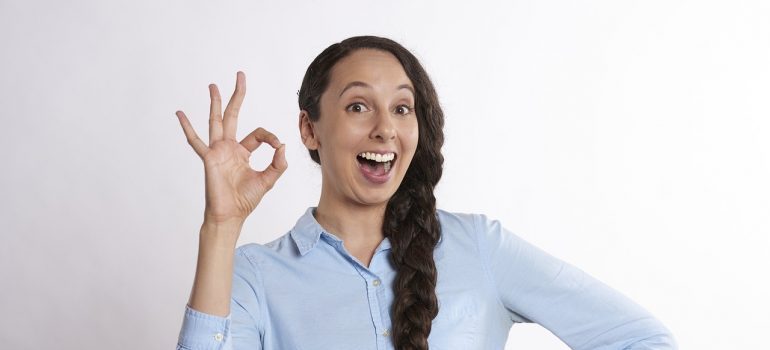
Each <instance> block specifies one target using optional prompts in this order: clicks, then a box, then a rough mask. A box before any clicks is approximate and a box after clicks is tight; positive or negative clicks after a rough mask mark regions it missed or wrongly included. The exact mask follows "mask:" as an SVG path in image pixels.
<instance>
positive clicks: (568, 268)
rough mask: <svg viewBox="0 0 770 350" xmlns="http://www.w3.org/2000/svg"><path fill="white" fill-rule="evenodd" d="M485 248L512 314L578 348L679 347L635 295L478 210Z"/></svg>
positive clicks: (490, 269)
mask: <svg viewBox="0 0 770 350" xmlns="http://www.w3.org/2000/svg"><path fill="white" fill-rule="evenodd" d="M475 218H476V227H477V232H478V235H477V237H478V239H479V251H480V253H481V256H482V260H483V261H484V265H485V268H486V270H487V273H488V275H489V277H490V278H491V280H492V284H493V285H494V287H495V288H496V289H497V294H498V296H499V298H500V301H501V302H502V304H503V305H504V306H505V308H506V309H508V311H509V312H510V313H511V316H512V318H514V319H515V318H516V317H519V316H521V317H524V318H525V321H530V322H535V323H537V324H540V325H541V326H543V327H545V328H546V329H548V330H549V331H550V332H551V333H553V334H554V335H556V336H557V337H558V338H559V339H561V340H562V341H563V342H564V343H566V344H567V345H568V346H569V347H570V348H572V349H592V350H610V349H628V350H632V349H633V350H641V349H678V345H677V343H676V340H675V339H674V337H673V334H672V333H671V332H670V331H669V330H668V329H667V328H666V327H665V326H664V325H663V324H662V323H661V322H660V321H659V320H657V319H656V318H655V317H654V316H653V315H652V314H650V312H648V311H647V310H646V309H644V308H643V307H641V306H640V305H638V304H636V303H635V302H633V301H631V300H630V299H629V298H627V297H626V296H624V295H623V294H621V293H619V292H618V291H616V290H614V289H612V288H610V287H609V286H607V285H606V284H604V283H602V282H601V281H599V280H597V279H595V278H593V277H592V276H590V275H588V274H587V273H586V272H584V271H582V270H580V269H579V268H577V267H575V266H573V265H570V264H569V263H567V262H564V261H562V260H560V259H558V258H556V257H554V256H552V255H550V254H548V253H546V252H545V251H543V250H541V249H539V248H538V247H536V246H534V245H532V244H530V243H528V242H526V241H525V240H523V239H522V238H521V237H519V236H517V235H515V234H514V233H512V232H510V231H508V230H507V229H506V228H504V227H503V226H502V225H501V223H500V222H499V221H498V220H490V219H489V218H487V217H486V215H483V214H478V215H476V216H475Z"/></svg>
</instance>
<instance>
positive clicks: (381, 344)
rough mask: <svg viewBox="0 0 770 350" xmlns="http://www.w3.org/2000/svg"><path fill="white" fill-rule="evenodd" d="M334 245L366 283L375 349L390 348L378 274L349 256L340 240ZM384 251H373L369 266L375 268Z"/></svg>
mask: <svg viewBox="0 0 770 350" xmlns="http://www.w3.org/2000/svg"><path fill="white" fill-rule="evenodd" d="M334 246H335V247H336V248H337V250H338V251H339V252H340V253H342V254H343V255H344V256H345V257H346V258H347V259H348V261H350V263H351V264H353V267H355V269H356V271H358V274H359V275H360V276H361V278H363V280H364V282H365V283H366V297H367V300H368V301H369V312H370V315H371V317H372V325H373V326H374V332H375V334H376V343H377V350H392V349H393V345H392V342H391V339H390V338H391V337H390V335H391V334H390V333H391V329H390V317H389V315H388V314H387V312H388V311H387V310H388V305H387V300H386V298H385V293H384V291H383V288H385V284H384V283H383V282H382V279H381V278H380V276H378V275H377V274H376V273H374V272H373V271H372V270H371V269H369V268H367V267H365V266H363V265H362V264H361V263H360V262H359V261H358V260H357V259H355V258H354V257H353V256H351V255H350V254H349V253H348V252H347V251H346V250H345V248H344V246H343V244H342V242H341V241H337V242H335V244H334ZM385 253H386V252H384V251H382V250H378V251H377V252H375V254H374V256H373V257H372V261H371V262H370V264H369V265H370V267H372V269H375V267H376V266H377V265H379V264H380V263H381V262H380V261H379V260H380V259H382V258H383V256H385V255H386V254H385Z"/></svg>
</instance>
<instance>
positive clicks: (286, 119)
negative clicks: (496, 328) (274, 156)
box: [0, 0, 770, 349]
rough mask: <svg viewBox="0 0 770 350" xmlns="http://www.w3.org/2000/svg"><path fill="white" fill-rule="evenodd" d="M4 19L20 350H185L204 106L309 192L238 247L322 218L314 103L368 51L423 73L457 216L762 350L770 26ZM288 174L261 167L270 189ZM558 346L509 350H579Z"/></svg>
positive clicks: (695, 9) (172, 6)
mask: <svg viewBox="0 0 770 350" xmlns="http://www.w3.org/2000/svg"><path fill="white" fill-rule="evenodd" d="M415 3H416V2H412V1H377V2H374V1H350V2H344V1H324V2H321V1H312V2H311V1H307V2H295V1H283V2H277V1H276V2H272V1H271V2H259V1H181V0H177V1H165V2H160V1H148V0H142V1H136V0H134V1H122V2H115V1H111V2H110V1H95V0H92V1H77V2H73V1H48V2H39V1H9V0H1V1H0V48H1V49H0V50H1V51H2V54H0V113H2V123H1V124H0V130H2V131H1V132H0V147H1V148H2V172H0V195H2V202H1V203H0V230H1V231H0V283H2V288H0V293H2V297H0V344H3V345H2V347H3V348H7V349H44V348H45V349H48V348H56V349H106V348H110V349H170V348H173V347H174V345H175V344H176V340H177V335H178V332H179V329H180V326H181V321H182V316H183V313H184V306H185V303H186V302H187V298H188V296H189V292H190V288H191V286H192V279H193V274H194V271H195V261H196V256H197V248H198V246H197V245H198V239H197V235H198V230H199V227H200V224H201V222H202V221H201V220H202V214H203V208H204V197H203V195H204V182H203V167H202V162H201V161H200V159H199V158H198V157H197V156H196V155H195V153H194V152H193V150H192V148H190V146H189V145H188V144H187V143H186V140H185V138H184V135H183V133H182V129H181V127H180V126H179V123H178V120H177V118H176V116H174V112H175V111H176V110H179V109H181V110H183V111H185V112H186V113H187V115H188V116H189V117H190V119H191V121H192V123H193V125H194V126H195V128H196V130H197V131H198V132H199V135H201V137H202V138H203V139H206V140H207V139H208V136H207V129H208V124H207V118H208V115H207V114H208V90H207V87H206V86H207V85H208V84H209V83H216V84H218V86H219V87H220V90H221V91H222V94H223V97H225V98H226V99H228V98H229V96H230V94H232V89H233V87H234V83H235V73H236V71H237V70H243V71H244V72H245V73H246V77H247V84H248V92H247V95H246V100H245V102H244V107H243V109H242V114H241V118H240V125H239V130H238V138H239V139H240V138H241V137H243V136H245V135H246V134H247V133H248V132H250V131H251V130H253V129H255V128H257V127H258V126H262V127H265V128H267V129H268V130H271V131H273V132H275V133H276V134H277V135H278V136H279V137H280V138H281V140H282V141H283V142H285V143H286V144H287V157H288V162H289V170H288V171H287V172H286V173H285V174H284V176H283V177H282V178H281V179H280V180H279V183H278V185H277V186H276V187H275V188H274V189H273V191H271V192H270V193H269V194H268V195H267V196H266V197H265V199H264V200H263V202H262V204H261V205H260V207H259V208H257V210H256V211H255V212H254V213H253V214H252V216H251V217H250V218H249V220H248V221H247V223H246V225H245V227H244V230H243V233H242V235H241V240H240V243H239V244H244V243H247V242H259V243H265V242H267V241H270V240H273V239H275V238H276V237H278V236H280V235H282V234H284V233H286V232H287V231H288V229H290V228H291V226H293V224H294V222H295V221H296V219H297V218H298V217H299V216H300V215H301V214H302V213H303V211H304V210H305V209H306V208H307V207H308V206H313V205H316V204H317V200H318V197H319V193H320V181H321V175H320V171H319V170H318V168H317V167H316V166H315V165H314V163H312V161H311V160H310V158H309V156H308V155H307V152H306V150H305V149H304V148H303V146H302V144H301V143H300V141H299V132H298V130H297V116H298V107H297V101H296V97H297V96H296V91H297V90H298V89H299V86H300V83H301V79H302V76H303V74H304V72H305V69H306V68H307V66H308V64H309V63H310V62H311V61H312V59H313V58H314V57H315V56H316V55H317V54H318V53H320V52H321V50H323V49H324V48H325V47H327V46H328V45H330V44H332V43H333V42H338V41H340V40H342V39H344V38H347V37H349V36H353V35H362V34H373V35H380V36H387V37H390V38H392V39H395V40H397V41H399V42H400V43H402V44H403V45H404V46H406V47H407V48H409V49H410V50H412V51H413V52H414V53H415V54H416V55H417V57H418V58H419V59H421V60H422V63H423V64H424V66H425V68H426V70H427V71H428V72H429V74H430V75H431V77H432V79H433V81H434V83H435V84H436V86H437V90H438V93H439V96H440V99H441V102H442V105H443V107H444V112H445V114H446V129H445V132H446V145H445V148H444V155H445V157H446V163H445V165H446V166H445V172H444V177H443V179H442V182H441V183H440V185H439V187H438V188H437V198H438V205H439V207H441V208H444V209H447V210H450V211H459V212H480V213H486V214H487V215H489V216H490V217H492V218H497V219H500V220H501V221H502V222H503V224H504V225H505V226H506V227H507V228H509V229H510V230H512V231H513V232H516V233H517V234H519V235H520V236H522V237H524V238H525V239H527V240H528V241H530V242H532V243H534V244H536V245H538V246H539V247H541V248H543V249H545V250H546V251H548V252H549V253H551V254H553V255H555V256H557V257H560V258H562V259H564V260H566V261H568V262H570V263H572V264H575V265H577V266H578V267H580V268H581V269H583V270H585V271H586V272H588V273H590V274H592V275H593V276H595V277H597V278H599V279H600V280H602V281H604V282H605V283H607V284H609V285H610V286H612V287H614V288H616V289H617V290H619V291H621V292H622V293H624V294H626V295H628V296H629V297H631V298H632V299H633V300H635V301H636V302H638V303H639V304H641V305H643V306H644V307H646V308H647V309H649V310H650V311H651V312H652V313H653V314H655V315H656V316H657V317H658V318H660V319H661V321H663V322H664V324H666V325H667V326H668V327H669V328H670V329H671V330H672V331H673V332H674V334H675V335H676V337H677V339H678V341H679V343H680V345H681V347H682V348H683V349H727V348H730V349H748V348H759V347H762V346H765V345H766V342H765V338H764V336H763V335H762V332H764V331H766V330H767V329H768V328H770V322H769V321H768V317H767V314H768V311H770V307H769V306H768V305H769V303H768V301H767V300H766V298H767V296H768V295H770V282H769V281H768V277H767V276H768V272H767V270H768V267H770V258H769V257H768V255H769V253H770V239H769V238H768V233H770V220H769V219H768V214H769V213H770V199H769V198H770V185H768V180H769V179H770V102H768V101H770V100H769V99H768V96H770V25H768V23H770V21H768V18H770V3H768V2H767V1H759V0H757V1H703V0H700V1H695V0H693V1H676V0H666V1H657V0H656V1H617V0H606V1H565V0H560V1H543V0H537V1H534V0H522V1H509V2H504V3H499V4H493V3H491V2H490V3H474V4H471V3H470V2H452V3H450V2H447V1H443V2H438V1H435V2H428V1H425V2H419V4H415ZM270 155H271V153H270V152H269V151H268V150H267V149H260V150H258V151H257V152H255V154H254V157H253V158H252V164H253V165H254V167H255V168H260V169H261V168H263V167H264V166H265V165H266V164H267V162H268V159H269V157H270ZM565 348H566V345H564V344H563V343H562V342H561V341H560V340H559V339H558V338H557V337H555V336H554V335H553V334H551V333H550V332H549V331H548V330H547V329H545V328H542V327H541V326H539V325H537V324H530V325H516V326H514V327H513V329H512V331H511V334H510V338H509V342H508V347H507V349H565Z"/></svg>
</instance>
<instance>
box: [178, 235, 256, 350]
mask: <svg viewBox="0 0 770 350" xmlns="http://www.w3.org/2000/svg"><path fill="white" fill-rule="evenodd" d="M258 276H259V274H258V272H257V269H256V266H254V265H253V264H252V262H251V261H250V260H249V258H248V257H247V256H246V255H245V254H244V253H243V251H242V250H241V249H240V248H239V249H236V251H235V256H234V258H233V288H232V298H231V300H230V314H229V315H227V316H226V317H221V316H216V315H211V314H207V313H203V312H200V311H198V310H195V309H193V308H191V307H190V306H189V305H186V306H185V313H184V319H183V321H182V329H181V330H180V332H179V339H178V342H177V347H176V348H177V350H241V349H249V350H255V349H256V350H259V349H262V342H261V336H260V334H261V332H260V331H259V329H260V327H261V325H260V324H259V323H258V321H259V320H260V318H259V315H260V314H261V305H260V302H259V301H260V300H261V298H260V297H258V294H261V290H262V289H261V280H260V279H259V278H258Z"/></svg>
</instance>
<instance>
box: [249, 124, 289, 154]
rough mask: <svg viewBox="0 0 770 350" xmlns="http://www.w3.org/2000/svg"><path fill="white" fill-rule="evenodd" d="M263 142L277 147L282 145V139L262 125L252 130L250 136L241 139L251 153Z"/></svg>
mask: <svg viewBox="0 0 770 350" xmlns="http://www.w3.org/2000/svg"><path fill="white" fill-rule="evenodd" d="M262 142H267V143H269V144H270V146H273V148H275V149H278V147H281V141H279V140H278V137H276V136H275V135H273V133H271V132H269V131H267V130H265V129H264V128H261V127H259V128H257V129H256V130H254V131H252V132H251V134H249V135H248V136H246V137H244V138H243V140H241V145H243V147H244V148H246V149H247V150H248V151H249V153H251V152H254V150H255V149H257V147H259V145H261V144H262Z"/></svg>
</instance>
